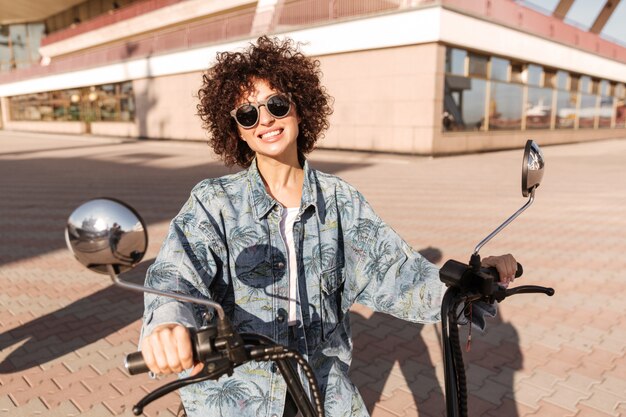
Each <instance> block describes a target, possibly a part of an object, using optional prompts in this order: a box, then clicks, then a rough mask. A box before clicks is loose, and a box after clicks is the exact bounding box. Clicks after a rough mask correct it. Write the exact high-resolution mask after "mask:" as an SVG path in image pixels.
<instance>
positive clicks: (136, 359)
mask: <svg viewBox="0 0 626 417" xmlns="http://www.w3.org/2000/svg"><path fill="white" fill-rule="evenodd" d="M188 330H189V336H190V337H191V348H192V349H193V361H194V363H198V362H203V361H205V359H207V358H208V357H209V356H210V355H212V354H217V352H216V349H215V346H214V344H213V343H214V341H215V338H216V336H217V329H216V327H215V326H209V327H206V328H203V329H200V330H196V329H193V328H188ZM124 366H125V367H126V370H127V371H128V373H129V374H131V375H138V374H141V373H144V372H149V371H150V369H149V368H148V367H147V366H146V362H145V361H144V358H143V354H142V353H141V351H139V352H133V353H130V354H128V355H126V359H125V360H124Z"/></svg>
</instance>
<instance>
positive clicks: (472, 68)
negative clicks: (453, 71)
mask: <svg viewBox="0 0 626 417" xmlns="http://www.w3.org/2000/svg"><path fill="white" fill-rule="evenodd" d="M488 62H489V60H488V58H487V57H486V56H482V55H475V54H469V66H468V75H469V76H470V77H482V78H487V63H488Z"/></svg>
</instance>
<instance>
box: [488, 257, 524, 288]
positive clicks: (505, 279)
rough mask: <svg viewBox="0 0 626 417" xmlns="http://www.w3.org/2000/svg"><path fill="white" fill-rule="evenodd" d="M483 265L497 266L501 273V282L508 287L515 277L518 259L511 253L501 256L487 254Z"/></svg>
mask: <svg viewBox="0 0 626 417" xmlns="http://www.w3.org/2000/svg"><path fill="white" fill-rule="evenodd" d="M481 264H482V266H483V267H486V268H489V267H492V266H493V267H495V268H496V269H497V270H498V274H499V275H500V284H502V285H503V286H504V287H507V286H508V285H509V283H511V282H513V280H514V279H515V272H516V271H517V261H516V260H515V258H514V257H513V255H511V254H507V255H501V256H487V257H486V258H483V260H482V262H481Z"/></svg>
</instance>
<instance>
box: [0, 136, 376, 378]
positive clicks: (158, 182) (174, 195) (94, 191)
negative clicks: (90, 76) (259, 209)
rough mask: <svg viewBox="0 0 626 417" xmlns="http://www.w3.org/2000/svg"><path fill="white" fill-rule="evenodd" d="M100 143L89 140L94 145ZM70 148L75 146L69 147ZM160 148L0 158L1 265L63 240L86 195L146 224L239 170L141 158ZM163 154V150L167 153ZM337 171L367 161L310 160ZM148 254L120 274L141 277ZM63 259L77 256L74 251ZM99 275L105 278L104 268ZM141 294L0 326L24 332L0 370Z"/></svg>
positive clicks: (10, 337)
mask: <svg viewBox="0 0 626 417" xmlns="http://www.w3.org/2000/svg"><path fill="white" fill-rule="evenodd" d="M97 146H98V145H93V147H97ZM74 149H75V148H74ZM163 157H164V156H163V154H153V153H146V152H145V151H144V152H141V151H139V152H136V153H127V154H123V155H120V156H119V157H118V158H119V160H120V162H119V163H115V162H109V161H104V160H98V159H90V158H42V159H15V160H11V159H3V160H2V163H0V195H1V196H2V198H1V201H0V231H2V236H3V239H2V240H0V268H1V267H2V265H4V264H7V263H11V262H16V261H21V260H27V259H30V258H34V257H38V256H41V255H45V254H46V253H50V252H53V251H56V250H63V249H65V248H66V246H65V240H64V235H63V232H64V228H65V226H66V222H67V218H68V216H69V215H70V213H71V212H72V211H73V210H74V209H75V208H76V207H77V206H78V205H79V204H81V203H83V202H85V201H86V200H88V199H91V198H96V197H102V196H108V197H115V198H117V199H120V200H122V201H125V202H126V203H128V204H130V205H132V206H133V207H134V208H135V209H137V211H139V213H140V214H141V215H142V217H143V219H144V221H146V223H147V224H148V233H150V225H151V224H155V223H159V222H163V221H169V220H170V219H171V218H172V217H174V216H175V215H176V213H177V212H178V211H179V210H180V207H182V205H183V204H184V202H185V201H186V199H187V198H188V196H189V192H190V191H191V189H192V187H193V186H194V185H195V184H196V183H198V182H199V181H201V180H202V179H205V178H210V177H219V176H222V175H225V174H228V173H233V172H236V171H237V169H228V168H226V167H224V166H223V165H222V164H221V163H220V162H208V163H207V164H206V165H200V166H192V167H189V168H182V169H169V168H158V167H154V166H149V165H146V164H145V163H146V162H150V161H153V160H155V159H157V158H163ZM165 157H168V155H165ZM311 165H312V166H313V167H314V168H315V169H319V170H320V171H323V172H327V173H331V174H335V173H338V172H341V171H342V170H345V169H359V168H364V167H366V166H368V165H369V164H361V163H345V164H344V163H329V162H312V163H311ZM152 261H153V260H151V261H145V262H142V263H141V264H140V266H138V268H137V269H135V270H133V271H130V272H128V273H126V274H124V278H125V279H130V280H131V281H133V282H137V283H143V279H144V276H145V272H146V270H147V268H148V266H149V265H150V264H151V263H152ZM67 262H68V263H71V262H74V261H73V260H72V258H71V255H69V252H68V257H67ZM103 279H108V278H107V277H105V276H103ZM142 313H143V295H142V294H139V293H133V292H130V291H127V290H123V289H120V288H117V287H115V286H110V287H107V288H105V289H102V290H100V291H97V292H95V293H93V294H91V295H89V296H87V297H84V298H82V299H80V300H77V301H75V302H73V303H71V304H70V305H68V306H66V307H64V308H61V309H59V310H56V311H54V312H51V313H49V314H46V315H45V316H42V317H39V318H37V319H34V320H31V321H29V322H27V323H25V324H23V325H21V326H19V327H16V328H13V329H11V330H9V331H6V332H4V333H3V334H0V350H4V349H6V348H8V347H10V346H13V345H15V344H17V343H20V342H23V341H24V340H26V342H25V343H24V345H23V346H20V347H19V348H18V349H16V350H15V351H14V352H12V353H11V354H10V355H9V356H8V357H7V358H6V359H5V360H4V361H3V362H2V363H0V373H13V372H18V371H22V370H25V369H28V368H30V367H33V366H36V365H39V364H43V363H45V362H48V361H51V360H54V359H56V358H58V357H61V356H63V355H65V354H67V353H69V352H71V351H73V350H76V349H80V348H81V347H84V346H86V345H88V344H90V343H93V342H95V341H97V340H99V339H102V338H105V337H107V336H109V335H110V334H112V333H114V332H116V331H118V330H120V329H122V328H123V327H125V326H127V325H129V324H131V323H133V322H134V321H136V320H138V319H140V318H141V316H142Z"/></svg>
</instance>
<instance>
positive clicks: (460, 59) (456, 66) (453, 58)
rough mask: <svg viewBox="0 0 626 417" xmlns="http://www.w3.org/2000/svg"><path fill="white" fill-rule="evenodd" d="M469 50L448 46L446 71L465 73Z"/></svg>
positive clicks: (458, 73) (457, 73)
mask: <svg viewBox="0 0 626 417" xmlns="http://www.w3.org/2000/svg"><path fill="white" fill-rule="evenodd" d="M466 57H467V52H466V51H464V50H462V49H456V48H446V73H448V74H456V75H465V58H466Z"/></svg>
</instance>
